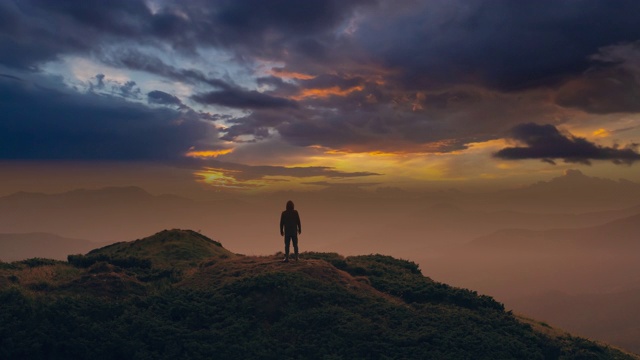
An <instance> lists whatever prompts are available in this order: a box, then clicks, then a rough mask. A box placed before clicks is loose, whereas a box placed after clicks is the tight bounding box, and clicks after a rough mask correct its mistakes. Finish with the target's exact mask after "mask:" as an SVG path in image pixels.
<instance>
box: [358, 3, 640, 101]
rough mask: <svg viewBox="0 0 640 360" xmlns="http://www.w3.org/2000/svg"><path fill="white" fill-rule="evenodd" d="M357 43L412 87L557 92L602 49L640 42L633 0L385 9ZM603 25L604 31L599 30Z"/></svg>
mask: <svg viewBox="0 0 640 360" xmlns="http://www.w3.org/2000/svg"><path fill="white" fill-rule="evenodd" d="M381 7H382V8H383V9H382V10H381V11H376V12H375V13H373V14H371V15H370V16H371V17H370V18H367V21H363V22H362V23H361V24H360V27H359V29H358V31H357V32H356V34H355V36H356V37H357V38H358V40H357V41H358V43H359V44H362V46H365V47H366V48H367V50H368V51H369V52H370V53H371V54H373V55H374V56H375V57H376V58H379V59H381V60H382V61H383V63H384V65H385V66H386V67H389V68H392V69H395V70H396V71H397V74H398V76H397V79H398V81H401V82H402V83H403V85H404V86H406V87H413V88H433V87H438V86H444V85H447V84H456V83H461V82H464V83H476V84H482V85H485V86H490V87H493V88H497V89H502V90H512V89H523V88H527V87H531V86H539V85H544V84H557V83H559V82H560V81H562V80H563V79H564V78H565V77H567V76H575V75H577V74H580V73H581V72H583V71H584V70H586V69H587V68H588V67H589V59H588V57H589V56H590V55H592V54H594V53H596V52H597V50H598V48H600V47H603V46H608V45H611V44H615V43H619V42H622V41H635V40H637V39H638V38H640V27H638V26H637V25H636V24H637V16H636V14H637V13H639V12H640V3H638V2H637V1H633V0H619V1H615V6H612V3H611V2H610V1H607V0H578V1H563V0H561V1H547V2H545V3H544V5H542V4H541V3H540V2H539V1H510V0H497V1H496V0H477V1H466V0H453V1H425V2H413V1H400V2H396V1H393V2H383V3H382V5H381ZM594 24H598V26H594Z"/></svg>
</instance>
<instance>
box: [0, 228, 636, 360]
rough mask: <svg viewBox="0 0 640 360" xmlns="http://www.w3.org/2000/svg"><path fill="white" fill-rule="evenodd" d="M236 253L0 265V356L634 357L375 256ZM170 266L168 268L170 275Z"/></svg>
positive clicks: (170, 233) (168, 251) (209, 250)
mask: <svg viewBox="0 0 640 360" xmlns="http://www.w3.org/2000/svg"><path fill="white" fill-rule="evenodd" d="M280 260H281V254H276V255H274V256H243V255H238V254H232V253H231V252H229V251H228V250H226V249H224V247H222V245H221V244H220V243H218V242H216V241H214V240H211V239H209V238H207V237H205V236H203V235H201V234H199V233H197V232H194V231H190V230H166V231H162V232H159V233H157V234H155V235H152V236H150V237H147V238H144V239H140V240H136V241H132V242H123V243H118V244H114V245H110V246H106V247H103V248H100V249H96V250H94V251H90V252H89V253H87V254H85V255H73V256H69V261H68V262H61V261H54V260H46V259H29V260H24V261H21V262H14V263H0V301H2V304H3V306H2V307H0V319H2V326H1V327H0V339H1V340H0V354H2V357H3V358H30V359H41V358H42V359H44V358H95V359H116V358H117V359H128V358H154V359H165V358H166V359H169V358H171V359H175V358H181V359H209V358H222V359H231V358H234V359H235V358H242V359H282V358H286V359H340V358H349V359H471V358H473V359H541V358H544V359H560V358H562V359H565V358H566V359H577V358H594V359H595V358H597V359H634V358H637V357H634V356H633V355H631V354H628V353H625V352H623V351H620V350H616V349H613V348H611V347H608V346H606V345H602V344H597V343H594V342H592V341H589V340H586V339H582V338H578V337H574V336H572V335H570V334H567V333H564V332H561V331H558V330H555V329H552V328H551V327H549V326H548V325H547V324H545V323H540V322H537V321H535V320H530V319H525V318H522V317H518V316H515V315H513V314H512V313H511V312H507V311H505V310H504V307H503V306H502V304H500V303H498V302H496V301H495V300H494V299H492V298H490V297H488V296H483V295H478V294H477V293H475V292H474V291H470V290H466V289H461V288H454V287H451V286H448V285H446V284H443V283H439V282H436V281H434V280H432V279H430V278H429V277H426V276H424V275H423V274H422V272H421V271H420V269H419V268H418V266H417V265H416V264H415V263H412V262H409V261H405V260H399V259H395V258H392V257H389V256H384V255H364V256H350V257H343V256H341V255H338V254H336V253H303V254H302V260H301V261H299V262H291V263H286V264H285V263H282V262H281V261H280ZM173 264H175V266H173Z"/></svg>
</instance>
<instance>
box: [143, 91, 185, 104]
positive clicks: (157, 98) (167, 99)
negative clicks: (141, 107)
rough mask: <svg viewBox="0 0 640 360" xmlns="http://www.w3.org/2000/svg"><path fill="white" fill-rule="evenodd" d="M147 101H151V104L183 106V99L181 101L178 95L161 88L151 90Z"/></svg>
mask: <svg viewBox="0 0 640 360" xmlns="http://www.w3.org/2000/svg"><path fill="white" fill-rule="evenodd" d="M147 101H149V103H150V104H161V105H176V106H182V101H180V99H178V97H176V96H173V95H171V94H168V93H166V92H164V91H160V90H154V91H151V92H149V93H148V94H147Z"/></svg>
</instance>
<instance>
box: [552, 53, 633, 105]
mask: <svg viewBox="0 0 640 360" xmlns="http://www.w3.org/2000/svg"><path fill="white" fill-rule="evenodd" d="M591 59H592V60H593V61H594V62H595V65H594V66H593V67H592V68H591V69H589V71H587V72H585V74H583V76H581V77H579V78H576V79H573V80H572V81H569V82H567V83H566V84H565V85H564V86H562V87H561V88H560V89H559V91H558V93H557V95H556V103H557V104H559V105H561V106H566V107H574V108H578V109H581V110H584V111H586V112H589V113H594V114H609V113H617V112H623V113H637V112H640V41H636V42H633V43H623V44H616V45H612V46H608V47H605V48H602V49H600V51H599V53H598V54H595V55H593V56H592V57H591Z"/></svg>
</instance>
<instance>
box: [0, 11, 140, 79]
mask: <svg viewBox="0 0 640 360" xmlns="http://www.w3.org/2000/svg"><path fill="white" fill-rule="evenodd" d="M4 18H10V19H11V21H9V22H2V23H3V24H4V25H1V26H0V31H1V32H2V35H3V36H0V64H3V65H5V66H9V67H13V68H20V69H35V68H37V67H38V66H39V65H40V64H42V63H44V62H46V61H51V60H55V59H57V58H58V57H59V56H60V55H64V54H77V53H87V52H90V51H92V50H97V49H99V48H100V47H101V46H102V45H104V42H106V41H111V40H117V39H125V38H132V39H133V38H135V37H136V36H143V35H144V34H145V32H146V30H145V27H146V24H148V23H149V21H150V20H151V14H150V12H149V10H148V8H147V7H146V5H145V4H144V2H143V1H140V0H131V1H129V0H117V1H113V2H111V1H109V2H104V1H96V0H89V1H80V2H79V1H70V0H60V1H45V0H25V1H2V2H1V3H0V19H4Z"/></svg>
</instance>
